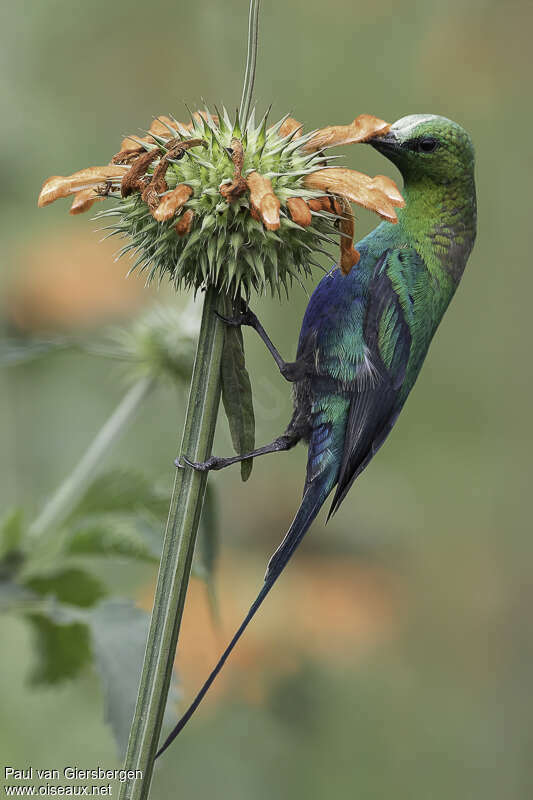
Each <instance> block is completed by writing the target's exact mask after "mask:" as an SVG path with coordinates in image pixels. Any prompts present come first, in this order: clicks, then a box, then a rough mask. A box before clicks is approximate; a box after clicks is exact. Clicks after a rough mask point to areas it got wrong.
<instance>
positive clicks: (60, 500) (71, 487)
mask: <svg viewBox="0 0 533 800" xmlns="http://www.w3.org/2000/svg"><path fill="white" fill-rule="evenodd" d="M154 382H155V381H154V379H153V378H149V377H145V378H141V379H140V380H139V381H137V383H135V384H134V385H133V386H132V387H131V389H130V390H129V391H128V392H127V393H126V394H125V395H124V397H123V398H122V400H121V401H120V403H119V404H118V406H117V407H116V409H115V410H114V412H113V413H112V414H111V416H110V417H109V419H108V420H107V422H106V423H105V424H104V425H103V427H102V428H101V429H100V430H99V432H98V433H97V435H96V436H95V438H94V439H93V441H92V442H91V444H90V446H89V448H88V449H87V451H86V452H85V454H84V455H83V457H82V458H81V460H80V461H79V462H78V464H77V465H76V467H75V468H74V469H73V471H72V472H71V473H70V475H69V476H68V478H66V479H65V480H64V481H63V483H62V484H61V486H60V487H59V488H58V490H57V491H56V493H55V494H54V495H52V497H51V498H50V500H49V501H48V502H47V503H46V505H45V507H44V508H43V510H42V511H41V513H40V514H39V516H38V517H37V519H35V520H34V521H33V522H32V524H31V525H30V529H29V534H30V536H32V537H34V538H35V539H38V538H39V537H41V536H42V535H43V534H44V533H46V531H48V530H50V529H51V528H53V527H57V526H58V525H59V524H60V523H61V522H63V520H64V519H65V518H66V517H67V516H68V514H69V513H70V512H71V511H72V509H73V508H74V506H75V504H76V501H77V500H79V498H80V497H81V496H82V494H83V493H84V491H85V489H86V488H87V487H88V485H89V484H90V482H91V481H92V479H93V477H94V473H95V471H96V470H97V469H98V467H99V466H100V464H101V463H102V460H103V458H104V456H105V454H106V453H107V452H108V451H109V450H110V449H111V447H112V446H113V445H114V443H115V442H116V441H117V439H118V438H119V437H120V436H121V434H122V433H123V431H124V429H125V427H126V425H127V424H128V423H129V422H130V421H131V420H132V419H133V417H134V415H135V414H136V412H137V410H138V409H139V406H140V405H141V404H142V402H143V400H144V399H145V398H146V396H147V394H148V393H149V391H150V389H151V388H152V387H153V385H154Z"/></svg>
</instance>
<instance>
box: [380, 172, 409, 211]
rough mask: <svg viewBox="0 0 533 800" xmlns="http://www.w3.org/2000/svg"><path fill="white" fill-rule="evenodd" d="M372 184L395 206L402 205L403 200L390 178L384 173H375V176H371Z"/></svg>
mask: <svg viewBox="0 0 533 800" xmlns="http://www.w3.org/2000/svg"><path fill="white" fill-rule="evenodd" d="M372 186H373V187H375V188H376V189H380V191H382V192H383V194H386V195H387V197H388V198H389V200H390V201H391V202H392V203H394V205H395V206H399V207H400V208H403V207H404V205H405V200H404V199H403V197H402V195H401V193H400V190H399V189H398V187H397V186H396V184H395V183H394V181H393V180H392V178H387V176H386V175H376V176H375V178H372Z"/></svg>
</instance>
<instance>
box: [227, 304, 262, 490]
mask: <svg viewBox="0 0 533 800" xmlns="http://www.w3.org/2000/svg"><path fill="white" fill-rule="evenodd" d="M238 305H239V304H238V303H235V304H233V305H232V304H231V302H230V301H229V300H226V315H227V316H232V315H234V314H235V313H236V308H238ZM221 379H222V402H223V403H224V410H225V411H226V416H227V418H228V423H229V429H230V433H231V440H232V442H233V447H234V448H235V451H236V452H237V454H238V455H241V454H242V453H248V452H249V451H250V450H253V449H254V445H255V417H254V407H253V399H252V387H251V384H250V377H249V375H248V371H247V369H246V366H245V361H244V344H243V339H242V332H241V329H240V328H239V327H233V326H232V325H226V326H225V335H224V348H223V351H222V365H221ZM252 463H253V459H251V458H249V459H246V461H242V462H241V477H242V480H243V481H246V480H248V478H249V477H250V473H251V471H252Z"/></svg>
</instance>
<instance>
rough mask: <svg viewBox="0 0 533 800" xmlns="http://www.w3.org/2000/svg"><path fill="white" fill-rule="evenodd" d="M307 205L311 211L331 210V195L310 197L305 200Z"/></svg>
mask: <svg viewBox="0 0 533 800" xmlns="http://www.w3.org/2000/svg"><path fill="white" fill-rule="evenodd" d="M307 205H308V207H309V209H310V210H311V211H316V212H318V211H331V197H328V196H327V195H324V197H312V198H311V199H310V200H308V201H307Z"/></svg>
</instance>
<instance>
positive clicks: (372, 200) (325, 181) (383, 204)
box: [305, 167, 403, 222]
mask: <svg viewBox="0 0 533 800" xmlns="http://www.w3.org/2000/svg"><path fill="white" fill-rule="evenodd" d="M305 185H306V186H307V187H308V188H309V189H320V190H322V191H325V192H330V193H331V194H335V195H339V196H340V197H345V198H347V199H348V200H350V202H352V203H357V205H359V206H363V208H369V209H370V210H371V211H375V212H376V214H379V216H380V217H383V219H386V220H388V221H389V222H398V217H397V215H396V211H395V210H394V205H393V203H392V202H391V200H389V198H388V197H387V195H386V194H385V193H384V192H383V191H382V190H381V189H379V188H377V187H376V186H374V185H373V183H372V178H369V176H368V175H364V174H363V173H362V172H356V171H355V170H353V169H345V168H343V167H330V168H328V169H320V170H317V171H316V172H313V173H312V174H311V175H306V177H305ZM402 202H403V201H402Z"/></svg>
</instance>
